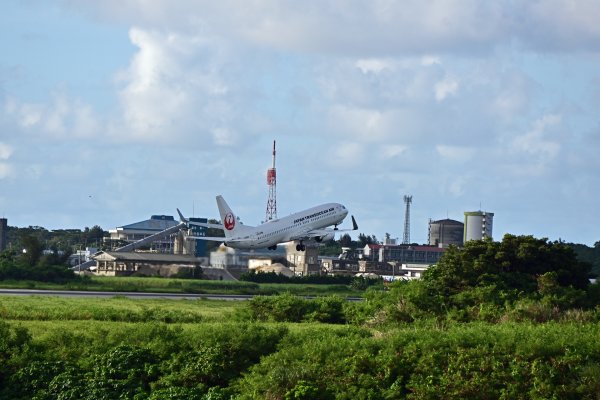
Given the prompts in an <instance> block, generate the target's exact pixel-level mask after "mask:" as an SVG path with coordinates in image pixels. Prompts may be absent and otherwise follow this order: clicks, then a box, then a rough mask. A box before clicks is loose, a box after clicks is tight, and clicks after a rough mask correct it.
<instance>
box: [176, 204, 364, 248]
mask: <svg viewBox="0 0 600 400" xmlns="http://www.w3.org/2000/svg"><path fill="white" fill-rule="evenodd" d="M217 207H218V208H219V214H220V215H221V221H223V222H222V224H209V223H202V222H191V221H189V220H187V219H186V218H185V217H184V216H183V214H182V213H181V211H179V209H177V213H178V214H179V218H180V219H181V222H185V223H187V224H188V225H199V226H204V227H208V228H218V229H223V232H224V233H225V237H210V236H188V239H201V240H209V241H218V242H223V243H224V244H225V246H227V247H232V248H235V249H243V250H250V249H260V248H268V249H269V250H275V249H276V248H277V245H278V244H279V243H285V242H291V241H297V242H298V243H297V244H296V250H297V251H305V250H306V245H305V244H304V242H305V241H313V240H314V241H316V242H318V243H321V242H323V241H328V240H332V239H333V238H334V237H335V234H336V233H337V232H347V231H355V230H357V229H358V225H357V224H356V220H355V219H354V216H352V225H353V227H352V229H338V228H337V226H338V225H339V224H340V223H341V222H342V221H343V220H344V218H346V215H348V210H347V209H346V207H344V206H343V205H342V204H339V203H325V204H321V205H318V206H315V207H311V208H309V209H306V210H304V211H300V212H297V213H294V214H291V215H288V216H287V217H283V218H280V219H273V220H270V221H267V222H265V223H263V224H261V225H259V226H249V225H244V224H242V223H241V222H240V220H239V219H238V218H236V216H235V214H234V213H233V211H232V210H231V208H230V207H229V205H228V204H227V202H226V201H225V199H224V198H223V196H221V195H219V196H217ZM332 225H333V226H334V228H333V229H327V227H329V226H332Z"/></svg>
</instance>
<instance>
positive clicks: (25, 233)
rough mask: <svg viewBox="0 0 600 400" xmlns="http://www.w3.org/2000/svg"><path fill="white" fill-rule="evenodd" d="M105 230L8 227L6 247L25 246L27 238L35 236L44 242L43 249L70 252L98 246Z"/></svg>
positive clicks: (19, 248) (16, 248)
mask: <svg viewBox="0 0 600 400" xmlns="http://www.w3.org/2000/svg"><path fill="white" fill-rule="evenodd" d="M105 234H106V232H105V231H104V230H103V229H102V228H100V227H99V226H97V225H96V226H93V227H92V228H88V227H86V228H85V229H83V230H81V229H56V230H53V231H49V230H47V229H46V228H43V227H41V226H30V227H27V228H17V227H13V226H9V227H8V247H9V248H12V249H13V250H15V251H21V250H22V249H23V248H26V247H27V246H26V244H25V242H26V241H27V238H35V239H36V240H37V241H38V242H39V243H42V244H44V249H49V250H62V251H65V252H69V253H72V252H74V251H75V250H77V249H79V248H85V247H86V246H94V247H100V246H101V245H102V238H103V236H104V235H105Z"/></svg>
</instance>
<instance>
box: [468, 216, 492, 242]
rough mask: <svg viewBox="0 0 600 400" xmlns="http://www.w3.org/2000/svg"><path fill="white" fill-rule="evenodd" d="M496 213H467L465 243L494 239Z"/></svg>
mask: <svg viewBox="0 0 600 400" xmlns="http://www.w3.org/2000/svg"><path fill="white" fill-rule="evenodd" d="M493 222H494V213H490V212H485V211H466V212H465V236H464V242H465V243H466V242H468V241H469V240H482V239H483V238H485V237H489V238H491V237H492V228H493Z"/></svg>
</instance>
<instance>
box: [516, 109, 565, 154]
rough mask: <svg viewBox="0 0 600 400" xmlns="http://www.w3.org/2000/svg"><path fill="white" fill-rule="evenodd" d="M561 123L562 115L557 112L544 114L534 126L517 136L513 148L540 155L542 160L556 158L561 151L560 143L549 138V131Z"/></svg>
mask: <svg viewBox="0 0 600 400" xmlns="http://www.w3.org/2000/svg"><path fill="white" fill-rule="evenodd" d="M560 123H561V116H560V115H556V114H548V115H544V116H543V117H542V118H540V119H538V120H537V121H535V123H534V125H533V128H532V129H531V130H530V131H529V132H526V133H525V134H523V135H520V136H517V137H516V138H514V140H513V141H512V145H513V149H515V150H516V151H520V152H522V153H527V154H530V155H532V156H536V157H538V158H539V159H540V160H542V161H548V160H552V159H554V158H555V157H556V156H557V155H558V153H559V151H560V147H561V146H560V144H559V143H558V142H557V141H553V140H550V139H548V138H547V137H548V136H549V134H548V131H549V130H551V129H553V128H554V127H557V126H559V125H560Z"/></svg>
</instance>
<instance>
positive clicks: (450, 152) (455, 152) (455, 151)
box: [435, 145, 475, 162]
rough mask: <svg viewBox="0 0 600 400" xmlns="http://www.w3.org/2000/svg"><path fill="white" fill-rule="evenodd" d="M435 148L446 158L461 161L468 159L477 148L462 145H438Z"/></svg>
mask: <svg viewBox="0 0 600 400" xmlns="http://www.w3.org/2000/svg"><path fill="white" fill-rule="evenodd" d="M435 149H436V151H437V153H438V154H439V155H440V156H442V157H443V158H444V159H447V160H451V161H460V162H466V161H468V160H469V159H470V158H471V157H473V155H474V153H475V149H473V148H470V147H461V146H448V145H437V146H436V147H435Z"/></svg>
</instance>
